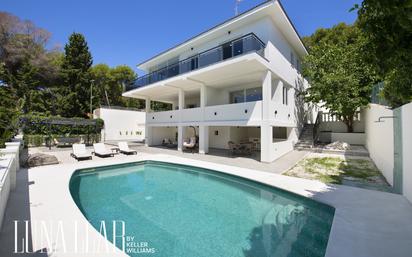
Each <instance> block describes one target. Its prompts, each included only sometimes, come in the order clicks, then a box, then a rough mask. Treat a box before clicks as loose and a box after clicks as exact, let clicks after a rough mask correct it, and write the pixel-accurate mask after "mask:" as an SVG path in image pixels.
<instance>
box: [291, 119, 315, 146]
mask: <svg viewBox="0 0 412 257" xmlns="http://www.w3.org/2000/svg"><path fill="white" fill-rule="evenodd" d="M313 128H314V124H305V126H304V127H303V129H302V133H301V134H300V137H299V141H298V142H297V143H296V144H295V149H296V150H305V149H311V148H312V147H313V145H314V144H313Z"/></svg>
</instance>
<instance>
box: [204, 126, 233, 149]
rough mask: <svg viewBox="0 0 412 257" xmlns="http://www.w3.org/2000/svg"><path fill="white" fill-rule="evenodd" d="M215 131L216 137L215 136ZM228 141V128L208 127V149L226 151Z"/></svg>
mask: <svg viewBox="0 0 412 257" xmlns="http://www.w3.org/2000/svg"><path fill="white" fill-rule="evenodd" d="M216 131H217V133H218V135H216V134H215V132H216ZM229 141H230V127H209V147H210V148H218V149H228V148H229V146H228V144H227V142H229Z"/></svg>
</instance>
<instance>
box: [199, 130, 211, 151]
mask: <svg viewBox="0 0 412 257" xmlns="http://www.w3.org/2000/svg"><path fill="white" fill-rule="evenodd" d="M208 152H209V126H199V153H200V154H206V153H208Z"/></svg>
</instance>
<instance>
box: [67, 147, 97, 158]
mask: <svg viewBox="0 0 412 257" xmlns="http://www.w3.org/2000/svg"><path fill="white" fill-rule="evenodd" d="M72 149H73V152H72V153H71V154H70V156H71V157H73V158H75V159H76V160H78V161H80V160H86V159H90V160H91V159H92V155H91V154H90V153H89V152H88V151H87V150H86V145H85V144H73V145H72Z"/></svg>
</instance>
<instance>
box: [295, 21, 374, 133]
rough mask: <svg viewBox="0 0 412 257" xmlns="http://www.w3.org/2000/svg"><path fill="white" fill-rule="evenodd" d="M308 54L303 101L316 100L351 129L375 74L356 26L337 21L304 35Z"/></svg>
mask: <svg viewBox="0 0 412 257" xmlns="http://www.w3.org/2000/svg"><path fill="white" fill-rule="evenodd" d="M304 41H305V43H306V44H307V45H308V47H309V55H308V56H307V57H306V58H305V60H304V65H303V68H304V69H303V73H304V76H305V77H307V78H308V79H309V81H310V84H311V87H310V88H309V89H308V90H307V91H306V92H305V99H306V101H309V102H313V103H318V104H320V105H322V106H324V107H326V108H327V109H329V111H330V112H331V114H334V115H338V116H340V117H341V118H342V119H343V121H344V122H345V124H346V126H347V130H348V132H353V121H354V117H355V113H356V111H357V110H359V108H360V107H363V106H365V105H367V104H368V103H369V101H370V93H371V88H372V85H373V84H374V83H375V81H376V79H377V76H376V72H375V70H374V66H372V65H370V64H369V62H368V61H367V60H366V58H365V55H367V52H368V51H367V48H366V42H365V38H364V36H363V34H362V33H361V30H360V29H359V28H358V27H357V26H356V25H353V26H348V25H346V24H344V23H340V24H338V25H336V26H334V27H333V28H330V29H319V30H317V31H316V32H315V33H314V34H313V35H312V36H310V37H307V38H304Z"/></svg>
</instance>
